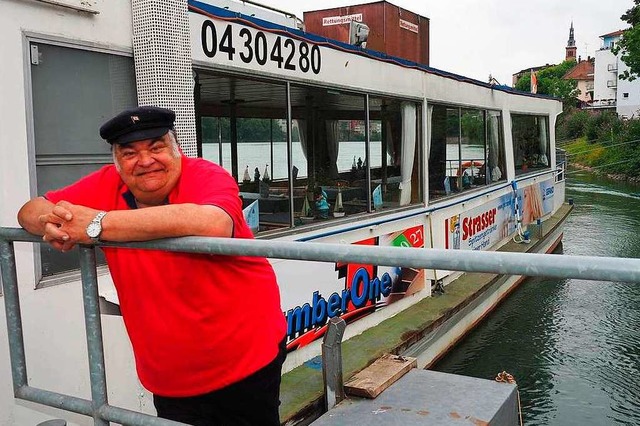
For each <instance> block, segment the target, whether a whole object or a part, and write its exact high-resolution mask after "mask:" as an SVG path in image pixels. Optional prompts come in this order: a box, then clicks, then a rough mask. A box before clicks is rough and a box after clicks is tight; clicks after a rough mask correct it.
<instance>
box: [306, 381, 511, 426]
mask: <svg viewBox="0 0 640 426" xmlns="http://www.w3.org/2000/svg"><path fill="white" fill-rule="evenodd" d="M457 424H460V425H463V424H464V425H476V426H478V425H487V426H489V425H490V426H514V425H518V424H520V420H519V414H518V390H517V387H516V385H515V384H509V383H498V382H496V381H494V380H485V379H477V378H473V377H465V376H458V375H455V374H446V373H439V372H437V371H429V370H419V369H413V370H411V371H410V372H409V373H407V374H406V375H405V376H404V377H402V378H401V379H400V380H398V381H397V382H395V383H394V384H393V385H391V387H389V388H388V389H387V390H385V391H384V392H382V393H381V394H380V395H379V396H378V397H377V398H375V399H360V398H357V399H347V400H345V401H343V402H341V403H340V404H338V405H337V406H336V407H335V408H333V409H332V410H329V411H328V412H327V413H325V414H324V415H323V416H322V417H320V418H319V419H318V420H316V421H315V422H313V423H312V425H313V426H343V425H350V426H374V425H380V426H391V425H402V426H413V425H416V426H417V425H457Z"/></svg>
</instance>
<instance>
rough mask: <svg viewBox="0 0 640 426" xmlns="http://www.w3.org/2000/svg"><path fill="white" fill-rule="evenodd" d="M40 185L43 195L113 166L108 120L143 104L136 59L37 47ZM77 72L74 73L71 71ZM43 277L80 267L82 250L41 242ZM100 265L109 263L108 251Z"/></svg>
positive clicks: (35, 86) (34, 75) (35, 94)
mask: <svg viewBox="0 0 640 426" xmlns="http://www.w3.org/2000/svg"><path fill="white" fill-rule="evenodd" d="M33 50H37V51H38V59H39V60H38V61H37V63H33V62H32V63H31V66H30V72H31V85H32V86H31V88H32V101H33V128H34V139H35V143H34V145H35V160H36V181H37V191H38V194H39V195H42V194H44V193H46V192H47V191H49V190H51V189H55V188H60V187H63V186H65V185H68V184H70V183H72V182H74V181H75V180H77V179H79V178H80V177H82V176H84V175H86V174H88V173H90V172H93V171H94V170H97V169H98V168H100V167H102V166H103V165H105V164H109V163H111V162H112V158H111V153H110V150H109V144H107V143H105V142H104V140H102V139H101V138H100V135H99V134H98V129H99V128H100V126H101V125H102V123H103V121H104V119H105V117H112V116H114V115H116V114H117V113H119V112H120V111H122V110H123V109H126V108H132V107H135V106H136V105H137V96H136V85H135V71H134V65H133V59H132V58H131V57H127V56H120V55H115V54H106V53H97V52H92V51H87V50H81V49H74V48H68V47H61V46H53V45H48V44H45V43H31V51H33ZM69 70H73V73H69ZM39 247H40V259H41V273H42V276H43V277H48V276H52V275H56V274H60V273H63V272H67V271H72V270H76V269H78V265H79V263H78V251H77V250H74V251H72V252H71V253H69V254H66V253H65V254H62V253H60V252H58V251H56V250H54V249H53V248H52V247H51V246H49V245H48V244H40V245H39ZM96 253H97V261H98V263H99V264H104V263H105V260H104V257H103V255H102V251H100V250H98V251H96Z"/></svg>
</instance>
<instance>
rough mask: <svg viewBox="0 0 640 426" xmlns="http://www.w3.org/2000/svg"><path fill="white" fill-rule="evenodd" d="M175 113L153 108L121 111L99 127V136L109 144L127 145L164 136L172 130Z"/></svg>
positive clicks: (145, 107) (146, 107)
mask: <svg viewBox="0 0 640 426" xmlns="http://www.w3.org/2000/svg"><path fill="white" fill-rule="evenodd" d="M175 119H176V113H175V112H173V111H171V110H170V109H166V108H160V107H155V106H141V107H138V108H132V109H128V110H125V111H122V112H121V113H120V114H118V115H116V116H115V117H113V118H112V119H111V120H109V121H107V122H106V123H104V124H103V125H102V126H101V127H100V136H101V137H102V138H103V139H105V140H106V141H107V142H109V143H110V144H114V143H129V142H135V141H141V140H144V139H154V138H159V137H161V136H164V135H165V134H166V133H167V132H168V131H169V130H171V129H173V122H174V120H175Z"/></svg>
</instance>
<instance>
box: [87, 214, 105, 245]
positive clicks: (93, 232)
mask: <svg viewBox="0 0 640 426" xmlns="http://www.w3.org/2000/svg"><path fill="white" fill-rule="evenodd" d="M106 215H107V212H100V213H98V214H97V215H96V217H94V218H93V220H91V222H89V224H88V225H87V235H88V236H89V238H91V241H93V242H94V243H97V242H99V241H100V234H101V233H102V219H103V218H104V217H105V216H106Z"/></svg>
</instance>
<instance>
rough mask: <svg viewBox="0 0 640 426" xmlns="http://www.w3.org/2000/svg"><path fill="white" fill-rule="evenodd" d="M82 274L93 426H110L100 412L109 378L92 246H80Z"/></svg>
mask: <svg viewBox="0 0 640 426" xmlns="http://www.w3.org/2000/svg"><path fill="white" fill-rule="evenodd" d="M80 272H81V276H82V300H83V303H84V321H85V327H86V333H87V349H88V353H89V377H90V380H91V400H92V405H93V424H94V425H96V426H109V422H108V421H106V420H104V419H103V418H102V417H101V416H100V415H99V413H98V410H99V409H100V407H102V406H103V405H107V378H106V373H105V366H104V345H103V342H102V321H101V319H100V304H99V299H98V274H97V270H96V251H95V248H94V247H93V246H85V245H81V246H80Z"/></svg>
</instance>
